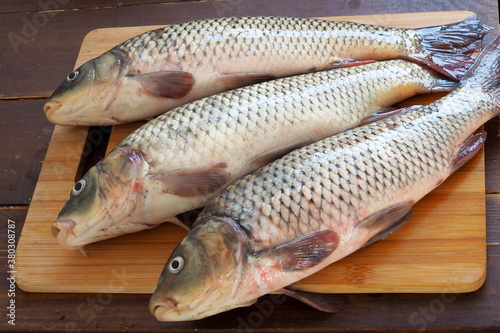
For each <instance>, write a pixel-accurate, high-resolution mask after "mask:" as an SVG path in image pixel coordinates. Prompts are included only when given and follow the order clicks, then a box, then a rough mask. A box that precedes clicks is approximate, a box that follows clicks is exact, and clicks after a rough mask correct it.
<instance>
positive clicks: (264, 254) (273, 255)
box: [256, 230, 339, 271]
mask: <svg viewBox="0 0 500 333" xmlns="http://www.w3.org/2000/svg"><path fill="white" fill-rule="evenodd" d="M338 244H339V236H338V234H337V233H336V232H335V231H332V230H320V231H315V232H311V233H309V234H306V235H303V236H300V237H297V238H295V239H292V240H290V241H287V242H285V243H283V244H280V245H277V246H275V247H272V248H270V249H267V250H264V251H261V252H258V253H256V257H258V258H259V259H263V260H264V261H266V260H269V261H270V262H271V264H272V265H273V266H274V267H278V268H280V269H282V270H286V271H298V270H304V269H308V268H311V267H314V266H316V265H317V264H319V263H320V262H321V261H323V260H324V259H325V258H326V257H328V256H329V255H330V254H331V253H332V252H333V251H335V249H336V248H337V246H338Z"/></svg>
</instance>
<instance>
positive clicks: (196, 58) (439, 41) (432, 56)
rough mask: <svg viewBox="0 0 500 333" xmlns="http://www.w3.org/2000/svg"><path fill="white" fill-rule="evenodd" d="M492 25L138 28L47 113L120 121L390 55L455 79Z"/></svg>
mask: <svg viewBox="0 0 500 333" xmlns="http://www.w3.org/2000/svg"><path fill="white" fill-rule="evenodd" d="M489 30H490V28H489V27H488V26H486V25H485V24H483V23H481V22H480V21H478V20H477V18H476V17H470V18H468V19H466V20H464V21H461V22H458V23H455V24H449V25H442V26H437V27H426V28H421V29H397V28H387V27H379V26H373V25H365V24H357V23H350V22H332V21H326V20H319V19H307V18H292V17H231V18H217V19H207V20H200V21H193V22H186V23H181V24H176V25H170V26H166V27H164V28H161V29H157V30H152V31H149V32H146V33H143V34H140V35H138V36H136V37H134V38H131V39H129V40H127V41H125V42H123V43H121V44H119V45H117V46H115V47H113V48H112V49H110V50H109V51H107V52H105V53H103V54H102V55H100V56H99V57H97V58H94V59H92V60H90V61H88V62H86V63H85V64H83V65H82V66H80V67H79V68H77V69H76V70H74V71H73V72H71V73H69V74H68V75H67V77H66V79H65V80H64V81H63V82H62V83H61V84H60V86H59V87H58V88H57V89H56V90H55V91H54V92H53V93H52V95H51V97H50V98H49V100H48V101H47V102H46V103H45V105H44V107H43V110H44V112H45V115H46V117H47V119H48V120H49V121H51V122H53V123H55V124H59V125H66V126H104V125H117V124H123V123H127V122H132V121H136V120H143V119H150V118H152V117H155V116H157V115H160V114H163V113H165V112H167V111H168V110H171V109H173V108H175V107H177V106H180V105H183V104H186V103H188V102H192V101H194V100H197V99H200V98H203V97H206V96H209V95H213V94H215V93H219V92H222V91H226V90H231V89H235V88H238V87H241V86H245V85H249V84H254V83H259V82H262V81H266V80H271V79H275V78H279V77H284V76H290V75H296V74H303V73H308V72H311V71H318V70H326V69H331V68H333V67H337V66H347V65H356V64H359V63H364V62H365V61H371V60H389V59H393V58H403V59H411V60H414V61H416V62H418V63H423V64H427V65H428V66H430V67H432V68H434V69H435V70H437V71H440V72H442V73H443V74H445V75H447V76H449V77H452V78H460V77H461V76H462V75H463V73H464V72H465V70H464V66H463V65H462V64H463V63H464V62H469V65H470V64H471V63H472V59H471V58H470V55H469V54H470V53H471V52H473V51H474V50H476V49H477V48H478V47H479V46H480V42H481V40H482V38H483V36H484V35H485V34H486V33H487V32H488V31H489Z"/></svg>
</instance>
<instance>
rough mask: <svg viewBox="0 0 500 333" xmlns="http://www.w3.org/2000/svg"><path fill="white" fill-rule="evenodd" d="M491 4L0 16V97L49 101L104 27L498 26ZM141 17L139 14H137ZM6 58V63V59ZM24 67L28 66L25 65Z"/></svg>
mask: <svg viewBox="0 0 500 333" xmlns="http://www.w3.org/2000/svg"><path fill="white" fill-rule="evenodd" d="M497 9H498V3H497V1H495V0H486V1H481V2H470V3H468V2H463V1H459V0H453V1H446V2H439V1H428V0H425V1H424V0H420V1H412V2H407V3H401V2H400V1H397V0H388V1H384V2H374V1H371V0H351V1H343V2H339V1H335V2H334V1H325V0H308V1H302V0H294V1H290V0H274V1H267V0H230V1H215V2H209V1H207V2H182V3H176V4H172V3H170V4H153V5H147V6H124V7H120V8H118V7H113V8H101V9H93V8H88V9H81V10H69V11H57V12H47V13H45V12H43V13H12V14H3V15H1V16H0V18H1V20H2V25H1V27H0V40H2V41H4V43H5V47H2V48H1V50H0V58H1V59H2V66H0V77H2V78H4V80H5V81H4V82H6V83H7V82H9V84H4V86H2V87H1V89H0V98H18V97H48V96H49V95H50V94H51V92H52V91H53V90H54V89H55V88H56V87H57V86H58V85H59V84H60V82H62V80H63V79H64V77H66V75H67V73H68V72H70V71H71V70H72V69H73V66H74V62H75V59H76V56H77V53H78V50H79V47H80V45H81V42H82V39H83V38H84V36H85V34H86V33H88V32H89V31H91V30H93V29H97V28H104V27H118V26H135V25H152V24H168V23H179V22H185V21H189V20H195V19H202V18H208V17H222V16H242V15H288V16H331V15H365V14H370V13H401V12H423V11H443V10H470V11H474V12H476V13H478V15H479V18H480V19H481V20H483V21H484V22H486V23H488V24H490V25H491V26H494V27H497V25H498V24H497V22H498V15H497V12H498V10H497ZM139 12H140V14H138V13H139ZM4 59H5V60H4ZM26 64H31V65H30V66H26Z"/></svg>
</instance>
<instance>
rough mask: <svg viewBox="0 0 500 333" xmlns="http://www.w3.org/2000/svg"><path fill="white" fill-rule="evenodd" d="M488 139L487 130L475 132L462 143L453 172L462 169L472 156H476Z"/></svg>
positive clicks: (454, 162) (454, 161)
mask: <svg viewBox="0 0 500 333" xmlns="http://www.w3.org/2000/svg"><path fill="white" fill-rule="evenodd" d="M485 141H486V132H480V133H474V134H472V135H471V136H469V137H468V138H467V139H465V141H464V142H462V144H461V145H460V149H459V151H458V155H457V157H455V159H454V160H453V168H452V173H453V172H455V171H457V170H458V169H460V168H461V167H462V166H463V165H464V164H465V163H467V162H468V161H469V160H470V159H471V158H473V157H474V156H476V154H477V153H478V152H479V150H480V149H481V148H482V147H483V144H484V142H485Z"/></svg>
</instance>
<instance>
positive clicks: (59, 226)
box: [51, 219, 76, 238]
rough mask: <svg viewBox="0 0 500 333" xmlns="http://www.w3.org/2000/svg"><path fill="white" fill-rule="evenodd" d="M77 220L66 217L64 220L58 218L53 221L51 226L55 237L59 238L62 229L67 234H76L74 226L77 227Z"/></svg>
mask: <svg viewBox="0 0 500 333" xmlns="http://www.w3.org/2000/svg"><path fill="white" fill-rule="evenodd" d="M75 225H76V223H75V221H73V220H70V219H64V220H56V221H55V222H54V223H52V227H51V232H52V236H54V237H55V238H58V236H59V234H60V232H61V231H63V232H64V234H65V236H66V237H67V235H73V236H74V235H75V232H74V230H73V229H74V228H75Z"/></svg>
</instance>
